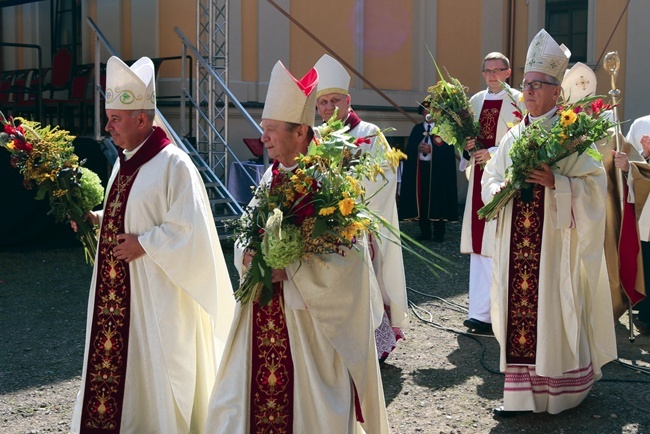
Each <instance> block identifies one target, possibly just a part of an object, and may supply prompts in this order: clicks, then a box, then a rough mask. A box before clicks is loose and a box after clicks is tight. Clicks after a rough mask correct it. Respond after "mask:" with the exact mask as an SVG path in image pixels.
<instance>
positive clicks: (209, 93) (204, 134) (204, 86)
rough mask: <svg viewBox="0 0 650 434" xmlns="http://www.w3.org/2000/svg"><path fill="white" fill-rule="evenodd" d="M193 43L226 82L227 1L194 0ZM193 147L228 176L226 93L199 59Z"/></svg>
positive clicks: (196, 75) (220, 173) (217, 171)
mask: <svg viewBox="0 0 650 434" xmlns="http://www.w3.org/2000/svg"><path fill="white" fill-rule="evenodd" d="M197 24H198V25H197V35H196V46H197V50H198V51H199V53H200V55H201V56H202V57H203V58H204V59H206V60H207V61H208V63H209V64H210V66H211V68H212V69H213V70H214V71H215V72H216V73H217V75H218V76H219V78H220V79H221V80H222V81H223V83H226V85H227V84H228V0H197ZM194 82H195V89H194V91H195V92H194V94H195V95H196V102H197V105H198V110H199V113H198V115H197V116H196V118H195V123H194V127H195V128H194V131H195V134H196V149H197V150H198V152H199V154H201V156H202V157H203V159H204V160H205V161H206V162H208V164H209V166H210V167H211V168H212V170H213V171H214V172H215V173H216V174H217V175H218V176H220V177H221V178H222V179H224V178H225V176H226V175H227V173H226V172H227V168H228V153H227V152H226V149H225V148H226V142H227V139H228V95H227V94H226V92H225V91H224V89H222V88H221V86H220V85H219V83H218V82H217V81H216V80H215V79H214V78H213V76H212V75H211V74H210V73H209V71H207V70H206V68H205V67H203V65H202V64H201V63H200V62H197V63H196V74H195V81H194Z"/></svg>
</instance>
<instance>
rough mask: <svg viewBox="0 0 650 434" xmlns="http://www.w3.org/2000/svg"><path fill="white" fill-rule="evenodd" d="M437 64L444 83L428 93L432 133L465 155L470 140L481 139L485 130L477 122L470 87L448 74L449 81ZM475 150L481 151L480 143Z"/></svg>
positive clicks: (440, 81)
mask: <svg viewBox="0 0 650 434" xmlns="http://www.w3.org/2000/svg"><path fill="white" fill-rule="evenodd" d="M433 63H434V64H435V66H436V70H437V71H438V76H439V77H440V80H439V81H438V83H436V84H435V85H434V86H430V87H429V88H428V89H427V92H428V93H429V96H428V98H429V101H430V106H429V112H430V114H431V117H432V118H433V122H434V126H433V128H432V131H433V133H434V134H437V135H438V136H440V138H442V140H444V141H445V142H446V143H447V144H449V145H452V146H453V147H454V148H456V150H457V151H458V153H459V154H461V155H462V153H463V151H464V149H465V143H466V142H467V137H478V136H479V134H480V132H481V127H480V125H479V123H478V122H477V121H476V120H475V119H474V110H473V109H472V105H471V104H470V103H469V99H468V98H467V94H466V87H465V86H463V85H462V84H461V83H460V81H458V79H456V78H454V77H452V76H451V75H449V72H447V71H446V72H447V76H448V77H449V80H445V78H444V76H443V75H442V73H441V72H440V69H439V68H438V65H437V64H436V62H435V59H434V61H433ZM475 146H476V149H480V144H479V143H478V142H476V145H475Z"/></svg>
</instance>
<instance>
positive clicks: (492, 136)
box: [471, 99, 503, 255]
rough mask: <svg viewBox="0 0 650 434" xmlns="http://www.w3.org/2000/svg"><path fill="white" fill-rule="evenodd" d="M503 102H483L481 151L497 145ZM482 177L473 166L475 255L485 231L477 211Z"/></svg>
mask: <svg viewBox="0 0 650 434" xmlns="http://www.w3.org/2000/svg"><path fill="white" fill-rule="evenodd" d="M502 105H503V100H501V99H486V100H484V101H483V108H482V109H481V115H480V116H479V124H480V125H481V136H480V137H478V138H477V140H478V141H479V142H480V143H481V146H482V148H483V149H490V148H492V147H494V146H496V145H497V127H498V126H499V113H500V112H501V106H502ZM482 177H483V167H481V165H480V164H475V165H474V178H473V183H472V186H471V188H472V228H473V230H472V250H473V251H474V253H476V254H477V255H480V254H481V251H482V249H483V231H484V230H485V220H483V219H480V218H478V210H479V209H481V208H482V207H483V200H482V199H481V178H482Z"/></svg>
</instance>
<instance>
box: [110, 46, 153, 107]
mask: <svg viewBox="0 0 650 434" xmlns="http://www.w3.org/2000/svg"><path fill="white" fill-rule="evenodd" d="M106 108H107V109H112V110H154V109H155V108H156V69H155V68H154V66H153V62H152V61H151V59H149V58H148V57H141V58H140V59H138V61H137V62H135V63H134V64H133V65H131V67H130V68H129V67H128V66H127V65H126V64H125V63H124V62H122V60H120V59H119V58H117V57H115V56H112V57H111V58H110V59H108V62H107V63H106Z"/></svg>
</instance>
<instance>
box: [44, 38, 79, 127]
mask: <svg viewBox="0 0 650 434" xmlns="http://www.w3.org/2000/svg"><path fill="white" fill-rule="evenodd" d="M71 74H72V54H71V53H70V52H69V51H68V50H67V49H65V48H59V50H58V51H57V52H56V54H55V55H54V57H52V68H51V70H50V72H49V82H47V84H46V85H45V86H44V95H43V106H44V108H45V117H46V119H47V118H48V116H49V123H51V124H54V123H55V120H54V116H55V115H56V121H57V122H61V111H62V106H61V104H62V102H63V101H66V100H67V99H68V98H69V96H70V80H71Z"/></svg>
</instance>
